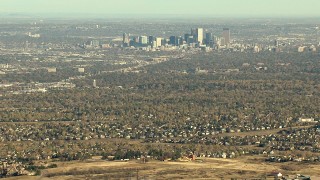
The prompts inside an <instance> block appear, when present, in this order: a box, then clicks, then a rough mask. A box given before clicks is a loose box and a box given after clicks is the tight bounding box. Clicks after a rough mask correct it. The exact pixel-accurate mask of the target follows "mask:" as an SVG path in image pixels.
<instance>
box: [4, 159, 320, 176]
mask: <svg viewBox="0 0 320 180" xmlns="http://www.w3.org/2000/svg"><path fill="white" fill-rule="evenodd" d="M271 172H281V173H282V174H284V175H295V174H304V175H311V176H312V177H313V178H312V179H313V180H314V179H320V164H319V163H317V164H304V163H266V162H264V161H263V159H262V158H260V157H247V158H243V157H242V158H241V159H213V158H202V159H197V160H196V161H189V162H160V161H150V162H147V163H142V162H140V161H128V162H115V161H112V162H109V161H101V160H98V161H86V162H78V161H74V162H63V163H58V168H55V169H47V170H44V171H42V176H37V177H19V178H9V179H18V180H19V179H21V180H22V179H23V180H25V179H26V180H39V179H41V180H52V179H59V180H78V179H79V180H80V179H81V180H82V179H130V178H131V179H137V178H139V179H221V178H224V179H231V178H237V179H253V178H256V179H265V178H266V177H268V174H270V173H271Z"/></svg>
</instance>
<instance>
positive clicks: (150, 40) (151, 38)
mask: <svg viewBox="0 0 320 180" xmlns="http://www.w3.org/2000/svg"><path fill="white" fill-rule="evenodd" d="M153 41H155V38H154V37H153V36H149V39H148V42H149V45H152V44H153Z"/></svg>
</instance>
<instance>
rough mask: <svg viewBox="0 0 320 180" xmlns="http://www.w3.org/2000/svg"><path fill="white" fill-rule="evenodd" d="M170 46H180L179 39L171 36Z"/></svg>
mask: <svg viewBox="0 0 320 180" xmlns="http://www.w3.org/2000/svg"><path fill="white" fill-rule="evenodd" d="M169 44H171V45H174V46H176V45H177V44H178V37H177V36H170V40H169Z"/></svg>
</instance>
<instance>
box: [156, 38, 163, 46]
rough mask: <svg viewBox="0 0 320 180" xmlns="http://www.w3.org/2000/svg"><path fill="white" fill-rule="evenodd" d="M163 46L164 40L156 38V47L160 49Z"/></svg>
mask: <svg viewBox="0 0 320 180" xmlns="http://www.w3.org/2000/svg"><path fill="white" fill-rule="evenodd" d="M161 45H162V38H159V37H157V38H156V47H160V46H161Z"/></svg>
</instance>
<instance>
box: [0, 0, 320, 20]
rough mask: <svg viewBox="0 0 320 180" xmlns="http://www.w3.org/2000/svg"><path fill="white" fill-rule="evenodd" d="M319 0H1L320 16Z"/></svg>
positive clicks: (1, 3)
mask: <svg viewBox="0 0 320 180" xmlns="http://www.w3.org/2000/svg"><path fill="white" fill-rule="evenodd" d="M319 7H320V0H0V13H41V14H42V13H55V14H58V13H71V14H78V13H81V14H86V13H87V14H109V15H110V14H111V15H112V14H133V15H137V14H186V15H210V16H254V15H257V16H318V17H320V10H319Z"/></svg>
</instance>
